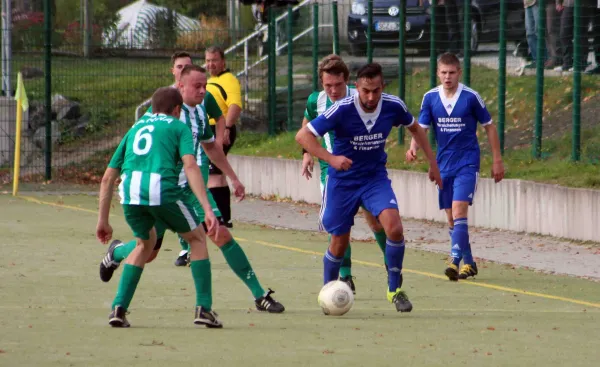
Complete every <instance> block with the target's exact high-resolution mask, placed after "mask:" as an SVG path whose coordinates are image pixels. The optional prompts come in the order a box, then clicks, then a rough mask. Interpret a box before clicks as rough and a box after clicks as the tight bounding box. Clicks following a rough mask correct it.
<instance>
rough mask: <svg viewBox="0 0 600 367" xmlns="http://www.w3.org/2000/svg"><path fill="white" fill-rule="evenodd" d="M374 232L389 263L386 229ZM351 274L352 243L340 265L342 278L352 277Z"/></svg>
mask: <svg viewBox="0 0 600 367" xmlns="http://www.w3.org/2000/svg"><path fill="white" fill-rule="evenodd" d="M373 234H374V235H375V240H376V241H377V245H379V248H380V249H381V252H382V253H383V259H384V261H386V262H385V263H386V264H387V259H386V258H385V242H386V241H387V236H386V235H385V231H381V232H373ZM329 242H331V236H329ZM351 276H352V248H351V246H350V244H348V248H347V249H346V252H345V253H344V258H343V259H342V266H341V267H340V278H345V277H351Z"/></svg>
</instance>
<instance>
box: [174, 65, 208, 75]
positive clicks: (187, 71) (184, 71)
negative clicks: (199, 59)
mask: <svg viewBox="0 0 600 367" xmlns="http://www.w3.org/2000/svg"><path fill="white" fill-rule="evenodd" d="M192 71H197V72H199V73H205V74H206V69H205V68H203V67H202V66H200V65H196V64H188V65H186V66H184V67H183V69H182V70H181V76H180V79H181V78H183V77H184V76H186V75H188V74H190V73H191V72H192Z"/></svg>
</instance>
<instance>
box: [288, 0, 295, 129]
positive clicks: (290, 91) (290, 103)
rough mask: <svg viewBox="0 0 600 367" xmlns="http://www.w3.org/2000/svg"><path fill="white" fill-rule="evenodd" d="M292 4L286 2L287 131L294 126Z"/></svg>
mask: <svg viewBox="0 0 600 367" xmlns="http://www.w3.org/2000/svg"><path fill="white" fill-rule="evenodd" d="M292 13H293V11H292V5H289V4H288V8H287V52H288V77H287V82H288V95H287V131H292V129H293V128H294V100H293V98H292V97H293V94H294V56H293V55H294V52H293V47H292V45H293V44H294V40H293V37H294V35H293V33H292V20H293V17H292Z"/></svg>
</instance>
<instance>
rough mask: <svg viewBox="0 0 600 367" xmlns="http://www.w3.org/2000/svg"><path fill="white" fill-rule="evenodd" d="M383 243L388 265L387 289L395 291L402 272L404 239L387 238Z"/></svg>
mask: <svg viewBox="0 0 600 367" xmlns="http://www.w3.org/2000/svg"><path fill="white" fill-rule="evenodd" d="M385 244H386V246H385V257H386V259H387V265H388V291H390V292H395V291H396V289H397V288H398V282H399V280H400V275H401V274H402V263H403V262H404V239H403V240H402V241H398V242H396V241H392V240H390V239H389V238H388V239H387V241H386V243H385Z"/></svg>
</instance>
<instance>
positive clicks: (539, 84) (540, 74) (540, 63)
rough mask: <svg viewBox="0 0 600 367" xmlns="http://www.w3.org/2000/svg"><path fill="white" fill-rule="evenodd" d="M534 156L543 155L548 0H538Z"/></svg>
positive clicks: (539, 156)
mask: <svg viewBox="0 0 600 367" xmlns="http://www.w3.org/2000/svg"><path fill="white" fill-rule="evenodd" d="M538 7H539V12H538V19H539V22H538V24H537V27H538V28H537V47H536V48H537V52H536V53H537V57H536V92H535V93H536V94H535V102H536V103H535V128H534V139H533V156H534V158H537V159H539V158H541V157H542V120H543V117H544V54H545V52H544V51H545V50H546V45H545V42H546V37H545V35H546V0H538Z"/></svg>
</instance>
